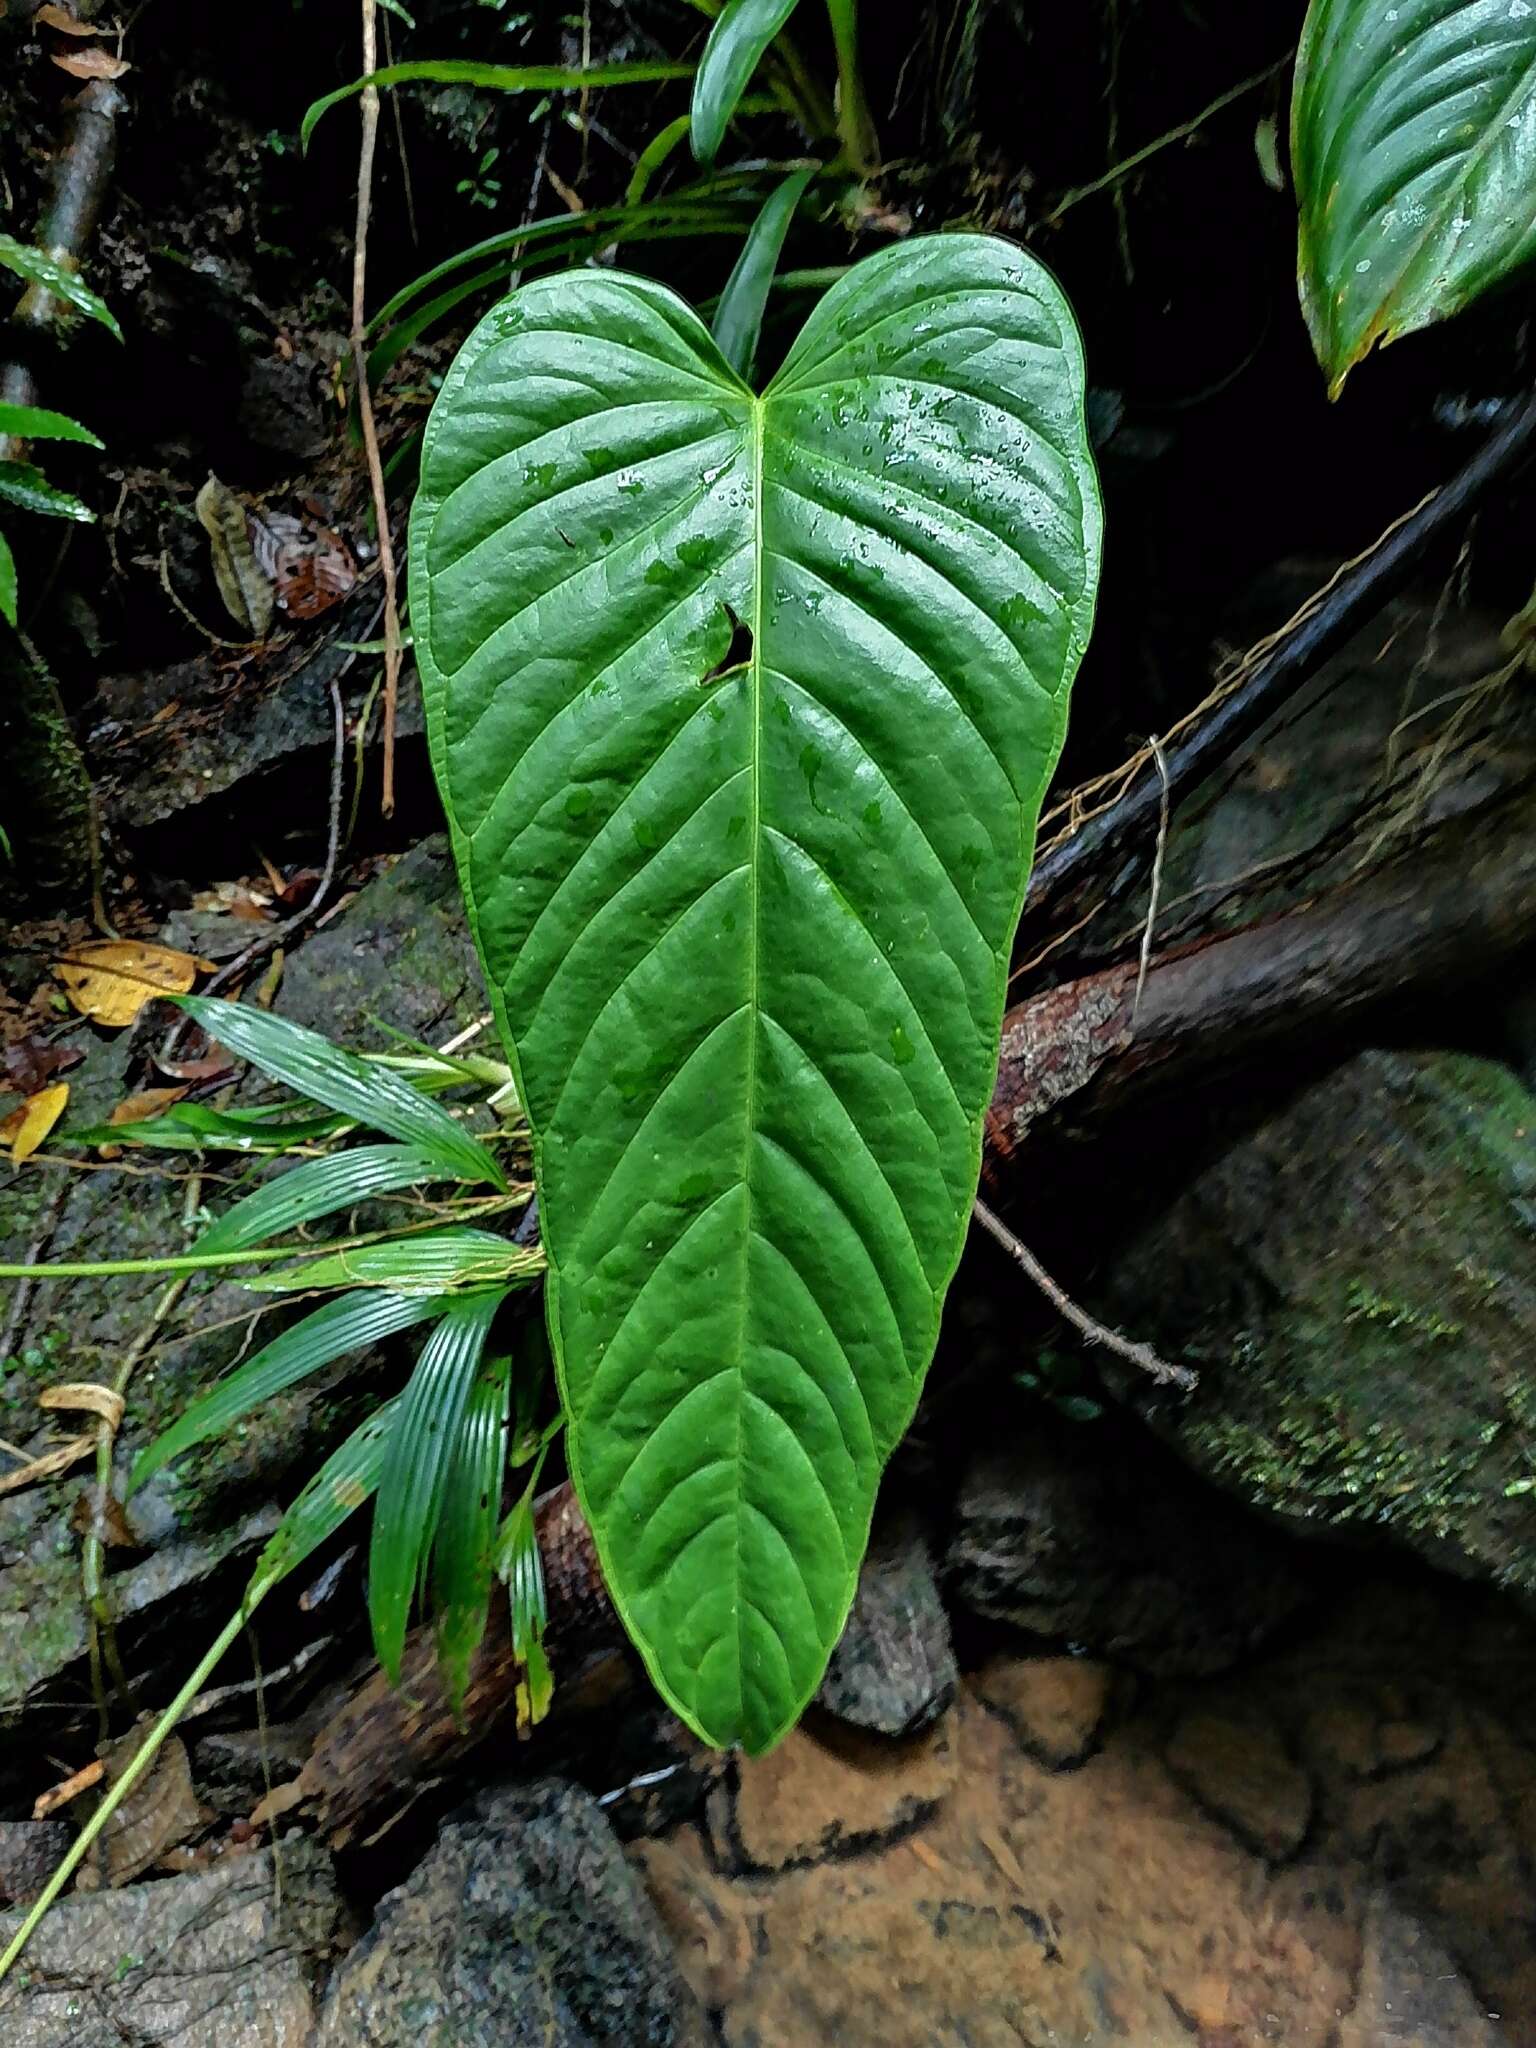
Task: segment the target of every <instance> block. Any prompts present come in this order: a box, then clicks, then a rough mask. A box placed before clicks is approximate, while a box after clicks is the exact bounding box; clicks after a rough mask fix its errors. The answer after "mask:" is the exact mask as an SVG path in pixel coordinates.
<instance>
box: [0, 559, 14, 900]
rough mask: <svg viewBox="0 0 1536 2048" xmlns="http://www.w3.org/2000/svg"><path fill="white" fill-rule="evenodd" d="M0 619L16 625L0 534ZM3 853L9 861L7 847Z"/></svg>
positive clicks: (10, 565)
mask: <svg viewBox="0 0 1536 2048" xmlns="http://www.w3.org/2000/svg"><path fill="white" fill-rule="evenodd" d="M0 619H4V620H5V622H6V624H7V625H8V626H14V625H15V623H16V557H15V556H14V555H13V554H12V553H11V548H10V543H9V541H7V539H6V537H5V535H4V534H3V533H0ZM5 853H6V858H7V859H9V858H10V848H9V847H8V846H7V847H6V849H5Z"/></svg>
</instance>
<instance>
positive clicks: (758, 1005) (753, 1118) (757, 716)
mask: <svg viewBox="0 0 1536 2048" xmlns="http://www.w3.org/2000/svg"><path fill="white" fill-rule="evenodd" d="M766 410H767V408H766V406H765V405H764V402H763V399H762V398H761V397H759V396H758V395H757V394H756V393H755V392H754V393H753V394H752V397H751V424H750V432H751V435H752V660H751V663H750V682H749V685H748V687H749V688H750V690H751V710H750V717H749V726H750V732H751V752H752V758H751V776H750V778H749V781H748V785H747V787H748V799H747V801H748V831H747V843H748V845H749V846H750V847H751V849H752V861H751V881H750V884H749V887H750V896H749V909H748V928H749V930H750V933H751V938H750V941H749V944H748V964H747V1073H746V1100H747V1112H746V1115H745V1117H744V1118H743V1119H742V1162H741V1185H742V1204H743V1210H742V1223H743V1228H742V1237H741V1242H742V1256H741V1266H740V1270H739V1283H738V1284H739V1285H740V1288H741V1309H740V1318H739V1323H738V1335H737V1356H736V1445H735V1456H734V1460H733V1469H734V1470H735V1472H736V1474H737V1475H738V1476H737V1485H738V1489H739V1491H738V1497H737V1500H736V1504H735V1513H734V1515H733V1516H732V1520H731V1563H732V1571H733V1577H734V1583H733V1585H732V1589H731V1616H732V1620H733V1623H734V1625H735V1631H736V1672H737V1686H738V1688H739V1690H738V1693H737V1699H736V1717H737V1725H738V1726H740V1727H744V1726H745V1725H746V1719H747V1703H746V1679H745V1673H746V1670H747V1643H746V1634H745V1623H744V1610H743V1604H742V1569H741V1530H742V1521H743V1519H744V1517H745V1514H746V1491H747V1489H746V1460H745V1457H744V1455H743V1448H744V1443H745V1437H746V1408H747V1325H748V1321H749V1318H750V1315H751V1288H750V1286H749V1284H748V1282H749V1276H750V1272H751V1265H752V1167H753V1159H754V1153H755V1144H754V1139H755V1135H756V1131H757V1047H758V1039H759V1037H760V1036H761V1033H762V987H761V982H762V886H763V885H762V873H763V800H762V759H763V567H764V564H765V562H766V560H767V549H766V546H765V544H764V539H763V442H764V439H765V420H764V415H765V412H766Z"/></svg>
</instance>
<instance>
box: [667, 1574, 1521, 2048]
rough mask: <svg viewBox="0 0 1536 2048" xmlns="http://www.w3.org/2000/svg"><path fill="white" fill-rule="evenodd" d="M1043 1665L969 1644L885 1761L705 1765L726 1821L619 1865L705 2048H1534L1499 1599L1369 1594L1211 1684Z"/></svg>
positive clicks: (1351, 1598) (815, 1755) (804, 1748)
mask: <svg viewBox="0 0 1536 2048" xmlns="http://www.w3.org/2000/svg"><path fill="white" fill-rule="evenodd" d="M1072 1664H1073V1667H1074V1669H1075V1670H1076V1671H1077V1672H1078V1673H1079V1674H1081V1675H1080V1676H1079V1677H1078V1678H1076V1679H1075V1680H1073V1681H1072V1682H1071V1683H1070V1684H1068V1685H1065V1686H1064V1685H1063V1683H1062V1681H1063V1676H1064V1673H1063V1670H1062V1660H1060V1659H1056V1658H1034V1657H1029V1656H1019V1655H1017V1654H1016V1653H1013V1652H1006V1653H1003V1654H1000V1655H998V1656H996V1657H994V1658H993V1659H992V1660H990V1661H989V1662H988V1664H987V1665H986V1666H985V1667H984V1668H983V1669H981V1670H979V1671H977V1672H974V1673H971V1674H969V1675H967V1677H966V1678H965V1679H964V1680H963V1681H962V1684H961V1687H960V1692H959V1696H958V1699H957V1701H956V1704H955V1706H954V1707H953V1709H952V1710H951V1711H950V1713H949V1714H948V1715H947V1716H946V1717H945V1719H944V1720H943V1722H942V1723H941V1724H940V1725H939V1727H938V1728H937V1729H934V1730H931V1731H930V1732H929V1733H928V1734H926V1735H924V1736H922V1737H919V1738H918V1739H917V1740H916V1741H913V1742H908V1743H905V1744H902V1743H895V1744H884V1745H881V1746H880V1747H879V1748H871V1749H862V1750H855V1749H852V1748H850V1747H847V1746H844V1747H842V1748H840V1749H839V1750H838V1751H837V1752H836V1753H835V1755H834V1754H833V1753H832V1752H831V1751H830V1750H829V1748H828V1745H827V1743H826V1741H825V1740H823V1739H819V1737H818V1736H817V1735H812V1734H811V1733H809V1732H807V1731H805V1730H802V1731H801V1732H800V1733H799V1734H798V1735H796V1736H794V1737H792V1738H791V1739H790V1741H789V1742H787V1743H786V1744H785V1745H784V1746H783V1747H782V1748H781V1749H780V1750H778V1751H775V1752H774V1753H773V1754H772V1755H771V1756H769V1757H767V1758H763V1759H760V1760H758V1761H756V1762H751V1763H744V1764H741V1765H740V1766H739V1767H738V1775H737V1782H736V1784H735V1787H734V1791H733V1793H732V1800H733V1806H732V1814H733V1816H734V1825H735V1833H734V1834H731V1833H730V1832H729V1830H727V1831H725V1832H724V1833H723V1832H722V1829H721V1826H720V1823H719V1818H718V1814H717V1812H716V1810H715V1809H714V1808H712V1809H711V1813H710V1816H709V1818H708V1820H707V1821H706V1823H705V1824H703V1825H702V1826H698V1825H695V1826H690V1827H685V1828H682V1829H678V1830H675V1831H674V1832H673V1833H671V1834H670V1835H668V1836H667V1837H666V1838H664V1839H662V1840H660V1841H652V1842H646V1843H641V1844H637V1845H636V1846H635V1847H633V1848H632V1849H631V1851H630V1854H631V1857H632V1859H633V1861H634V1863H635V1864H636V1866H637V1867H638V1868H639V1869H640V1870H641V1871H642V1872H643V1873H644V1875H645V1878H646V1882H647V1884H648V1885H649V1886H650V1889H651V1892H652V1895H653V1897H654V1898H655V1900H656V1902H657V1905H658V1908H659V1910H660V1912H661V1914H662V1916H663V1919H664V1920H665V1922H666V1924H667V1926H668V1928H669V1930H670V1932H671V1934H672V1937H673V1939H674V1940H675V1942H676V1944H677V1950H678V1955H679V1959H680V1962H681V1965H682V1968H683V1970H684V1972H685V1974H686V1975H687V1977H688V1980H689V1982H690V1983H691V1984H692V1986H693V1987H694V1990H695V1991H696V1993H697V1995H698V1997H699V1999H700V2001H701V2002H702V2003H703V2004H705V2005H706V2006H708V2007H709V2008H710V2009H711V2010H712V2011H713V2013H714V2015H715V2019H716V2024H717V2026H718V2029H719V2037H720V2039H721V2040H722V2041H723V2042H724V2043H726V2044H728V2048H763V2044H767V2043H773V2044H775V2048H778V2044H783V2048H799V2044H806V2048H810V2044H812V2043H820V2042H823V2041H837V2042H839V2043H841V2044H846V2048H932V2044H936V2043H938V2044H944V2048H949V2044H955V2048H960V2044H964V2048H1017V2044H1018V2043H1019V2042H1021V2041H1023V2042H1028V2043H1031V2044H1037V2048H1047V2044H1054V2043H1066V2042H1070V2043H1072V2044H1073V2048H1111V2044H1114V2048H1121V2044H1125V2043H1134V2044H1135V2048H1190V2044H1191V2043H1194V2044H1196V2048H1263V2044H1266V2043H1277V2044H1283V2048H1385V2044H1387V2043H1391V2044H1393V2048H1529V2044H1531V2043H1533V2042H1536V1941H1533V1938H1532V1934H1531V1926H1530V1914H1529V1904H1530V1885H1529V1870H1530V1859H1531V1857H1532V1854H1533V1852H1536V1822H1533V1818H1532V1817H1533V1815H1536V1746H1533V1743H1532V1739H1531V1727H1530V1712H1529V1709H1530V1702H1531V1700H1532V1698H1533V1697H1536V1639H1533V1636H1532V1633H1531V1631H1530V1630H1529V1628H1528V1627H1527V1626H1526V1625H1525V1624H1524V1623H1523V1622H1522V1621H1521V1620H1520V1619H1519V1617H1518V1616H1517V1615H1516V1614H1515V1613H1514V1612H1513V1611H1512V1610H1511V1608H1510V1607H1509V1606H1508V1605H1507V1604H1504V1603H1500V1602H1497V1601H1495V1600H1492V1599H1489V1598H1486V1597H1482V1596H1477V1595H1473V1594H1470V1593H1468V1592H1467V1591H1466V1590H1465V1589H1459V1588H1456V1587H1455V1586H1453V1585H1450V1584H1447V1583H1445V1582H1439V1583H1435V1582H1430V1581H1422V1582H1418V1583H1414V1584H1407V1583H1404V1582H1402V1581H1390V1580H1388V1581H1380V1582H1377V1583H1373V1584H1367V1585H1364V1586H1362V1587H1361V1588H1360V1589H1359V1590H1358V1591H1357V1592H1355V1593H1353V1594H1350V1595H1348V1596H1345V1597H1342V1598H1339V1599H1337V1600H1335V1601H1334V1602H1332V1603H1331V1604H1330V1605H1328V1606H1327V1607H1325V1608H1321V1609H1319V1610H1316V1611H1315V1612H1314V1614H1313V1615H1312V1616H1311V1618H1310V1619H1309V1620H1308V1622H1307V1623H1306V1625H1305V1627H1304V1628H1302V1629H1300V1630H1293V1631H1291V1632H1290V1638H1289V1640H1287V1641H1286V1642H1285V1643H1284V1644H1283V1645H1275V1646H1272V1647H1271V1648H1270V1649H1269V1650H1268V1651H1267V1652H1266V1653H1264V1654H1263V1655H1261V1656H1260V1657H1258V1658H1256V1659H1255V1660H1252V1661H1251V1662H1250V1663H1249V1664H1248V1665H1247V1666H1246V1667H1245V1668H1244V1669H1243V1670H1241V1671H1238V1672H1234V1673H1231V1674H1229V1675H1227V1676H1224V1677H1219V1678H1204V1679H1199V1680H1189V1679H1169V1678H1164V1679H1158V1680H1145V1679H1143V1680H1131V1679H1124V1680H1122V1681H1121V1682H1120V1683H1119V1684H1117V1685H1110V1684H1108V1683H1107V1682H1106V1678H1105V1674H1104V1673H1103V1672H1102V1671H1101V1670H1098V1669H1096V1667H1094V1666H1093V1665H1091V1664H1087V1663H1086V1662H1084V1661H1083V1660H1072ZM1052 1708H1054V1718H1052V1713H1051V1711H1049V1710H1050V1709H1052ZM1065 1729H1070V1730H1071V1740H1070V1742H1069V1741H1068V1739H1067V1738H1066V1736H1065V1734H1064V1733H1063V1732H1062V1731H1064V1730H1065ZM1405 1729H1412V1730H1414V1731H1415V1733H1414V1734H1413V1736H1412V1738H1411V1739H1410V1738H1408V1737H1406V1736H1405V1735H1404V1732H1403V1731H1404V1730H1405ZM1048 1730H1055V1731H1056V1733H1057V1736H1058V1738H1059V1739H1057V1740H1056V1742H1055V1748H1054V1750H1052V1751H1049V1752H1047V1749H1046V1744H1045V1743H1044V1742H1043V1741H1042V1733H1043V1731H1048ZM845 1732H846V1731H845ZM940 1745H942V1752H943V1754H944V1755H945V1756H946V1758H947V1759H948V1760H949V1761H948V1762H947V1764H946V1768H945V1770H944V1771H943V1772H942V1773H939V1772H936V1770H935V1758H936V1756H937V1755H938V1754H939V1753H940ZM1069 1748H1071V1751H1072V1754H1071V1756H1070V1757H1069V1758H1067V1757H1065V1755H1064V1753H1065V1752H1066V1751H1067V1750H1068V1749H1069ZM903 1788H905V1789H903ZM903 1813H904V1814H905V1816H906V1817H905V1819H904V1820H903V1821H901V1822H899V1824H897V1825H894V1826H893V1825H891V1822H892V1821H893V1819H894V1818H895V1817H897V1816H900V1815H902V1814H903ZM872 1816H873V1817H875V1818H877V1819H878V1818H880V1817H883V1820H884V1825H883V1826H878V1825H877V1826H872V1825H871V1824H870V1823H871V1817H872ZM770 1828H771V1830H772V1834H771V1837H770V1836H769V1834H768V1832H767V1831H768V1830H769V1829H770ZM796 1834H797V1835H798V1840H797V1842H796V1843H795V1847H796V1850H797V1852H798V1853H797V1854H796V1855H794V1856H785V1855H784V1854H782V1851H783V1849H784V1848H785V1847H787V1846H788V1845H789V1843H790V1837H791V1836H792V1835H796ZM748 1835H750V1836H751V1837H752V1839H754V1840H755V1841H756V1843H757V1847H758V1854H757V1856H756V1857H755V1858H754V1859H753V1862H752V1864H751V1867H750V1870H748V1869H747V1868H746V1866H743V1865H742V1864H741V1863H740V1862H739V1860H738V1861H735V1862H733V1861H732V1855H731V1851H732V1848H733V1845H734V1844H735V1843H736V1842H737V1841H739V1840H744V1839H746V1838H747V1836H748ZM770 1849H771V1850H772V1851H773V1852H774V1853H773V1854H768V1853H765V1851H767V1850H770ZM722 1851H724V1853H722Z"/></svg>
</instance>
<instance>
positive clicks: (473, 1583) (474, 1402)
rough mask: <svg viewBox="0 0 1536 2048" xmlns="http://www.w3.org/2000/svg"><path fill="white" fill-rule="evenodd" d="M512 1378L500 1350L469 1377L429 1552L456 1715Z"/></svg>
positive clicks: (490, 1566)
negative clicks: (474, 1374)
mask: <svg viewBox="0 0 1536 2048" xmlns="http://www.w3.org/2000/svg"><path fill="white" fill-rule="evenodd" d="M511 1379H512V1360H511V1358H510V1357H509V1356H508V1354H507V1353H506V1352H505V1351H502V1352H498V1353H496V1354H495V1355H493V1356H492V1357H489V1358H487V1359H485V1360H484V1361H483V1362H482V1364H481V1366H480V1370H479V1372H478V1373H477V1374H476V1376H475V1383H474V1386H473V1387H472V1388H471V1389H470V1395H469V1400H468V1402H467V1403H466V1404H465V1408H464V1417H463V1420H462V1422H461V1423H460V1425H459V1434H458V1438H457V1440H456V1442H455V1444H454V1447H453V1454H452V1458H451V1460H450V1462H449V1465H448V1469H447V1476H446V1479H445V1481H444V1485H443V1500H442V1511H441V1513H440V1515H439V1517H438V1524H437V1540H436V1541H435V1543H434V1544H433V1546H432V1604H433V1607H434V1609H435V1610H436V1614H437V1658H438V1663H439V1665H440V1666H441V1668H442V1674H443V1685H444V1687H445V1689H446V1691H447V1694H448V1697H449V1699H450V1700H451V1701H452V1703H453V1706H454V1710H455V1712H457V1711H458V1708H459V1707H460V1705H461V1704H462V1702H463V1698H464V1691H465V1687H466V1686H467V1685H468V1683H469V1667H470V1663H471V1661H472V1660H473V1658H474V1654H475V1652H476V1650H478V1649H479V1647H480V1643H481V1640H482V1638H483V1637H484V1635H485V1625H486V1621H487V1618H488V1616H489V1614H490V1604H491V1582H492V1580H493V1578H494V1576H495V1571H494V1564H495V1554H496V1525H497V1522H498V1521H499V1519H500V1515H501V1480H502V1474H503V1473H504V1472H505V1470H506V1466H507V1418H508V1412H509V1407H510V1391H511Z"/></svg>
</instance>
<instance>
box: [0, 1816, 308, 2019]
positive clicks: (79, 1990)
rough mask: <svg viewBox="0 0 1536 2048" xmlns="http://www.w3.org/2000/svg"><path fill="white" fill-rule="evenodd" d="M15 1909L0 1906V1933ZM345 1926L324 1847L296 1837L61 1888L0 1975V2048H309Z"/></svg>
mask: <svg viewBox="0 0 1536 2048" xmlns="http://www.w3.org/2000/svg"><path fill="white" fill-rule="evenodd" d="M18 1918H19V1916H18V1915H15V1914H7V1915H6V1916H5V1917H4V1918H0V1943H4V1942H5V1941H8V1940H9V1939H10V1937H11V1935H12V1934H13V1933H14V1932H15V1931H16V1925H17V1921H18ZM346 1934H347V1927H346V1915H345V1909H344V1908H343V1906H342V1903H341V1898H340V1895H339V1893H338V1891H337V1889H336V1883H335V1879H334V1877H333V1875H332V1872H331V1866H330V1859H329V1857H328V1856H327V1855H326V1854H325V1852H324V1850H323V1849H321V1848H320V1847H318V1845H316V1844H314V1843H311V1842H305V1841H302V1840H298V1839H295V1840H293V1841H290V1842H283V1843H280V1844H279V1845H278V1846H277V1847H276V1848H275V1849H272V1850H264V1851H262V1852H261V1853H259V1854H255V1855H246V1856H231V1857H229V1858H228V1859H227V1860H225V1861H224V1862H223V1863H221V1864H219V1865H218V1866H217V1867H216V1868H215V1869H212V1870H208V1871H201V1872H198V1873H196V1874H195V1875H192V1876H189V1877H177V1878H168V1879H166V1880H164V1881H163V1882H161V1883H157V1884H146V1885H136V1886H131V1887H129V1888H128V1889H126V1890H122V1891H113V1892H104V1893H100V1894H97V1895H94V1896H90V1897H75V1898H67V1899H64V1900H62V1901H61V1902H60V1903H59V1904H58V1905H57V1906H55V1907H54V1909H53V1911H52V1912H51V1913H50V1914H48V1915H47V1917H46V1918H45V1919H44V1921H43V1923H42V1925H41V1927H40V1928H39V1929H38V1931H37V1933H36V1934H35V1935H34V1936H33V1938H32V1942H31V1945H30V1947H29V1948H28V1950H27V1953H26V1959H25V1962H24V1963H23V1964H22V1965H21V1966H20V1967H19V1968H18V1969H17V1970H16V1972H15V1973H14V1974H13V1975H12V1976H11V1977H10V1978H9V1979H8V1980H7V1981H6V1983H5V1984H4V1985H0V2040H4V2042H5V2044H6V2048H124V2044H125V2043H129V2044H132V2048H139V2044H148V2043H150V2042H153V2043H155V2044H156V2048H162V2044H163V2048H308V2043H309V2040H310V2037H311V2033H312V2031H313V2027H314V2021H315V2010H316V2002H317V2000H316V1993H317V1991H318V1989H319V1987H320V1985H321V1984H322V1982H323V1979H324V1973H325V1971H326V1968H327V1966H328V1965H329V1963H330V1961H331V1959H332V1957H333V1956H334V1954H335V1953H336V1951H337V1949H338V1948H339V1947H340V1946H341V1945H342V1944H343V1942H344V1940H345V1938H346Z"/></svg>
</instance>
